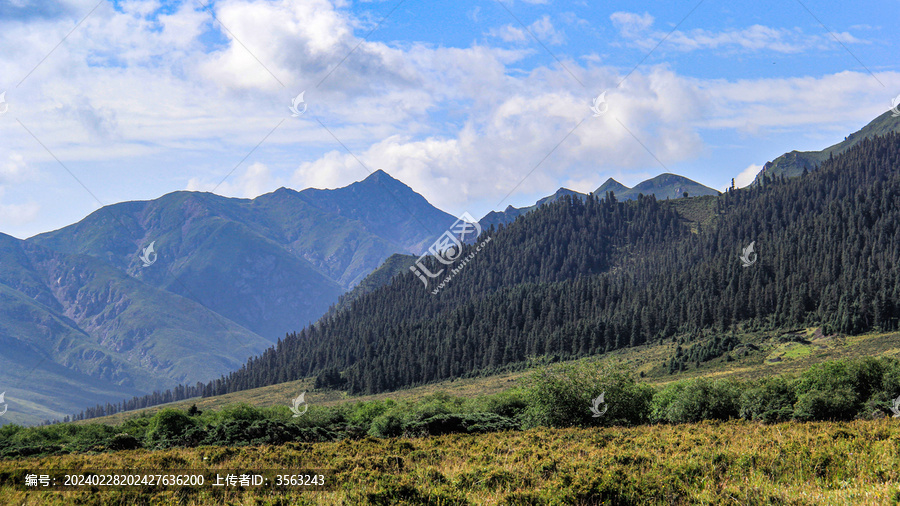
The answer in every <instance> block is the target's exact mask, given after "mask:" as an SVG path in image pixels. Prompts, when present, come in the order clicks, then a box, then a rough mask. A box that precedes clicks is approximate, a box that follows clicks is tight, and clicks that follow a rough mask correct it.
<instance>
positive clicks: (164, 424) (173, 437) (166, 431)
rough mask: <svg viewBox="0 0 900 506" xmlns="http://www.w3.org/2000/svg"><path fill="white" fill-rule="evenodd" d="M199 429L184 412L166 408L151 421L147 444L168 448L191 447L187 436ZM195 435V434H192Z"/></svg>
mask: <svg viewBox="0 0 900 506" xmlns="http://www.w3.org/2000/svg"><path fill="white" fill-rule="evenodd" d="M194 428H197V426H196V424H195V422H194V419H193V418H191V417H190V416H188V415H187V413H185V412H184V411H179V410H177V409H172V408H165V409H163V410H160V411H159V412H158V413H156V415H155V416H154V417H153V418H152V419H151V420H150V424H149V426H148V429H147V442H148V443H150V445H152V446H158V447H162V448H168V447H171V446H189V445H188V444H186V443H188V442H189V441H188V438H187V436H188V435H189V434H188V431H189V430H190V429H194ZM191 435H194V434H191Z"/></svg>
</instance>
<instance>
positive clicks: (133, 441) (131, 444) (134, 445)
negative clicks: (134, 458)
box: [106, 433, 142, 450]
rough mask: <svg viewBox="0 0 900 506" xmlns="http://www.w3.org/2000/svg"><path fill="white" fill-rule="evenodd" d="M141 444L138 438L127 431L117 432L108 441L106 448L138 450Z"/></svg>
mask: <svg viewBox="0 0 900 506" xmlns="http://www.w3.org/2000/svg"><path fill="white" fill-rule="evenodd" d="M141 446H142V445H141V442H140V440H139V439H138V438H136V437H134V436H132V435H131V434H125V433H119V434H116V435H115V436H113V437H111V438H109V440H108V441H107V442H106V448H107V449H109V450H137V449H138V448H140V447H141Z"/></svg>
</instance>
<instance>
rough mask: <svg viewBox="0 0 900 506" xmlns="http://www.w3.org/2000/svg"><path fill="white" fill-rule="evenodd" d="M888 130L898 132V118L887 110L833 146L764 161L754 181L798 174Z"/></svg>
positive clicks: (899, 129)
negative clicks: (766, 177)
mask: <svg viewBox="0 0 900 506" xmlns="http://www.w3.org/2000/svg"><path fill="white" fill-rule="evenodd" d="M890 132H900V118H895V117H893V113H892V112H891V111H888V112H886V113H884V114H882V115H881V116H879V117H877V118H875V119H874V120H872V121H871V122H870V123H869V124H868V125H866V126H864V127H863V128H862V129H860V130H859V131H857V132H854V133H852V134H850V135H849V136H847V137H845V138H844V140H843V141H841V142H839V143H837V144H835V145H833V146H829V147H827V148H825V149H823V150H821V151H791V152H790V153H785V154H783V155H781V156H779V157H778V158H776V159H774V160H772V161H771V162H766V164H765V165H764V166H763V169H762V170H761V171H760V172H759V174H757V176H756V179H755V180H754V183H758V182H759V181H761V180H762V178H763V176H768V177H778V176H783V177H796V176H799V175H801V174H802V173H803V171H804V170H807V171H812V170H815V168H816V167H818V166H819V165H821V164H822V163H823V162H825V160H828V158H829V157H830V156H832V155H834V156H837V155H839V154H841V153H844V152H845V151H847V150H848V149H850V148H852V147H854V146H856V145H857V144H859V143H860V142H861V141H863V140H865V139H870V138H872V137H873V136H876V135H886V134H888V133H890Z"/></svg>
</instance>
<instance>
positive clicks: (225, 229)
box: [28, 171, 455, 341]
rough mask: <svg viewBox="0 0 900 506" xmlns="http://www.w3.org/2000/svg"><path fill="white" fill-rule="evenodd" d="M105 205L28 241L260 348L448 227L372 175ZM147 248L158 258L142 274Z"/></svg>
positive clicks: (404, 190) (408, 192) (415, 197)
mask: <svg viewBox="0 0 900 506" xmlns="http://www.w3.org/2000/svg"><path fill="white" fill-rule="evenodd" d="M107 207H108V208H105V209H102V210H99V211H97V212H95V213H92V214H91V215H90V216H88V217H87V218H85V219H84V220H82V221H81V222H79V223H76V224H74V225H71V226H68V227H65V228H62V229H60V230H57V231H54V232H48V233H45V234H40V235H38V236H35V237H32V238H30V239H28V241H29V242H32V243H35V244H40V245H42V246H45V247H48V248H51V249H54V250H57V251H61V252H65V253H79V254H85V255H89V256H93V257H95V258H100V259H103V260H105V261H107V262H108V263H110V264H111V265H113V266H114V267H117V268H119V269H121V270H123V271H125V272H127V273H128V274H129V275H131V276H134V277H136V278H138V279H140V280H142V281H144V282H146V283H149V284H151V285H153V286H156V287H159V288H162V289H164V290H168V291H170V292H173V293H176V294H178V295H181V296H184V297H187V298H190V299H193V300H195V301H196V302H199V303H200V304H203V305H204V306H206V307H208V308H210V309H212V310H214V311H216V312H217V313H219V314H222V315H223V316H224V317H226V318H228V319H231V320H233V321H235V322H237V323H239V324H240V325H242V326H244V327H246V328H247V329H250V330H251V331H253V332H255V333H257V334H259V335H261V336H263V337H266V338H267V339H270V340H272V341H274V340H275V339H277V338H278V337H280V336H282V335H284V334H285V333H286V332H290V331H292V330H295V329H296V328H297V327H299V326H303V325H305V324H307V323H310V322H313V321H315V320H317V319H318V318H319V317H320V316H321V315H322V314H324V313H325V311H327V309H328V307H329V306H330V305H331V304H332V303H334V302H335V301H337V298H338V296H339V295H340V294H341V293H343V292H345V291H346V290H348V289H349V288H352V287H353V286H355V285H356V284H357V283H359V282H360V281H361V280H362V279H363V278H364V277H365V276H366V275H368V274H369V273H370V272H372V271H373V270H375V269H376V268H377V267H378V266H379V265H381V263H382V262H383V261H384V260H385V259H386V258H388V257H389V256H390V255H392V254H394V253H421V252H422V251H424V250H425V249H427V246H428V245H430V244H431V243H432V242H433V241H434V240H435V239H436V238H437V237H438V236H439V235H440V234H441V233H442V232H443V231H444V230H446V228H447V227H448V226H449V225H450V224H451V223H453V221H454V220H455V218H454V217H453V216H451V215H449V214H447V213H444V212H443V211H440V210H438V209H437V208H435V207H433V206H431V204H429V203H428V201H427V200H425V198H424V197H422V196H421V195H419V194H418V193H415V192H414V191H412V189H410V188H409V187H408V186H406V185H405V184H403V183H401V182H400V181H397V180H396V179H393V178H392V177H390V176H389V175H387V174H386V173H384V172H383V171H377V172H375V173H373V174H372V175H370V176H369V177H367V178H366V179H364V180H363V181H360V182H356V183H353V184H351V185H349V186H347V187H345V188H339V189H336V190H318V189H307V190H303V191H299V192H298V191H295V190H291V189H287V188H280V189H278V190H276V191H274V192H272V193H268V194H265V195H261V196H259V197H257V198H255V199H252V200H250V199H235V198H227V197H221V196H218V195H214V194H208V193H197V192H187V191H180V192H174V193H170V194H168V195H164V196H163V197H160V198H159V199H156V200H152V201H144V202H125V203H121V204H114V205H112V206H107ZM110 215H112V216H117V217H118V218H117V219H110ZM123 224H124V226H123ZM151 242H153V243H154V246H155V249H156V251H157V254H158V261H157V262H156V263H154V264H153V265H152V266H150V267H146V268H145V267H143V266H142V262H141V261H140V258H139V257H140V252H141V249H142V248H143V247H146V245H148V244H150V243H151Z"/></svg>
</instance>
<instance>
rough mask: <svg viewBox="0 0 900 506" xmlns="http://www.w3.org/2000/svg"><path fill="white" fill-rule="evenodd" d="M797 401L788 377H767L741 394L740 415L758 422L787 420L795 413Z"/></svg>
mask: <svg viewBox="0 0 900 506" xmlns="http://www.w3.org/2000/svg"><path fill="white" fill-rule="evenodd" d="M795 402H797V396H796V395H795V394H794V389H793V387H792V386H791V384H790V382H789V381H788V379H787V378H785V377H783V376H775V377H772V378H766V379H763V380H761V381H759V382H757V383H755V384H753V385H751V386H748V387H747V388H746V389H745V390H744V393H743V394H741V400H740V406H741V407H740V415H741V418H744V419H746V420H754V421H757V422H764V423H776V422H786V421H788V420H790V419H791V418H792V417H793V415H794V403H795Z"/></svg>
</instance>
